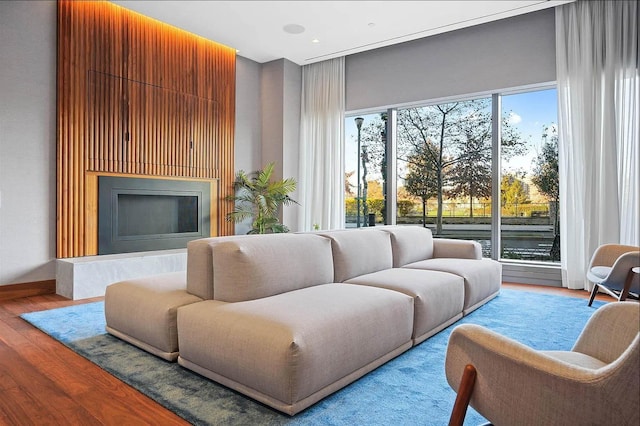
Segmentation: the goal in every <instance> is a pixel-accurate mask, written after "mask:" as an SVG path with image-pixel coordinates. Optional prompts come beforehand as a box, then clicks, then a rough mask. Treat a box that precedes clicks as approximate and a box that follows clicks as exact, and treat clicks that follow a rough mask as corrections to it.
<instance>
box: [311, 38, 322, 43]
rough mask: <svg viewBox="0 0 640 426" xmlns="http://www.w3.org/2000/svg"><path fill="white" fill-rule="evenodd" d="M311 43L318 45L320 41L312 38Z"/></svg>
mask: <svg viewBox="0 0 640 426" xmlns="http://www.w3.org/2000/svg"><path fill="white" fill-rule="evenodd" d="M311 43H320V40H318V39H317V38H314V39H313V40H311Z"/></svg>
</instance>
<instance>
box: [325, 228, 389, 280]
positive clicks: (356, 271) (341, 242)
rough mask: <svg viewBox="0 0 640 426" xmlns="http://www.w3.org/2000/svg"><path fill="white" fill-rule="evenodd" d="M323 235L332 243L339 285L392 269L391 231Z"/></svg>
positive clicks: (341, 232) (335, 276) (326, 233)
mask: <svg viewBox="0 0 640 426" xmlns="http://www.w3.org/2000/svg"><path fill="white" fill-rule="evenodd" d="M319 234H320V235H324V236H325V237H327V238H329V239H330V240H331V248H332V249H333V265H334V269H335V274H334V280H335V282H338V283H341V282H344V281H346V280H348V279H351V278H354V277H357V276H360V275H364V274H369V273H372V272H377V271H381V270H383V269H389V268H391V267H392V264H393V258H392V256H391V240H390V237H389V233H387V232H380V231H376V230H366V231H365V230H362V229H351V230H346V231H345V230H340V231H326V232H320V233H319Z"/></svg>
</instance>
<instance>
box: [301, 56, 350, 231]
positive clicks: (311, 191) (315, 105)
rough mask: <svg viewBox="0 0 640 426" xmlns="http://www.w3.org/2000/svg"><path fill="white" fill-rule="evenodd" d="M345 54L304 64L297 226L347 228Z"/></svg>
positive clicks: (307, 228) (304, 229)
mask: <svg viewBox="0 0 640 426" xmlns="http://www.w3.org/2000/svg"><path fill="white" fill-rule="evenodd" d="M344 92H345V91H344V57H341V58H337V59H331V60H328V61H324V62H319V63H315V64H310V65H305V66H304V67H303V68H302V111H301V114H300V120H301V123H300V144H301V146H300V185H299V192H300V195H299V200H298V201H299V203H300V205H301V211H302V214H301V215H300V216H299V224H298V225H299V226H298V227H299V229H300V230H301V231H310V230H312V229H313V228H314V227H317V228H319V229H336V228H343V227H344V146H343V145H344V108H345V99H344Z"/></svg>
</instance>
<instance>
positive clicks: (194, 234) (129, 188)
mask: <svg viewBox="0 0 640 426" xmlns="http://www.w3.org/2000/svg"><path fill="white" fill-rule="evenodd" d="M210 185H211V183H210V182H204V181H191V180H174V179H146V178H130V177H115V176H99V177H98V254H112V253H130V252H138V251H150V250H165V249H175V248H184V247H186V246H187V242H189V241H191V240H194V239H197V238H204V237H208V236H209V235H210V214H209V213H210V211H211V209H210V205H211V196H210V194H211V188H210Z"/></svg>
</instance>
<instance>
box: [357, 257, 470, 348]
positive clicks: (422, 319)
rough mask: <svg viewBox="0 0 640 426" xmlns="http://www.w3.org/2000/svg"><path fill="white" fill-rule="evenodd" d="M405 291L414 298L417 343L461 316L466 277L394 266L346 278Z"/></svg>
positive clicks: (369, 284) (414, 334)
mask: <svg viewBox="0 0 640 426" xmlns="http://www.w3.org/2000/svg"><path fill="white" fill-rule="evenodd" d="M345 283H348V284H358V285H368V286H374V287H380V288H386V289H389V290H395V291H399V292H402V293H404V294H406V295H408V296H411V297H412V298H413V303H414V321H413V335H412V338H413V341H414V344H418V343H420V342H422V341H423V340H425V339H427V338H428V337H430V336H432V335H434V334H435V333H437V332H439V331H440V330H442V329H444V328H446V327H448V326H449V325H450V324H453V323H454V322H455V321H457V320H458V319H460V318H461V317H462V306H463V303H464V279H463V278H462V277H460V276H458V275H454V274H450V273H447V272H440V271H427V270H420V269H409V268H394V269H386V270H384V271H379V272H374V273H372V274H366V275H361V276H359V277H355V278H352V279H350V280H347V281H345Z"/></svg>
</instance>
